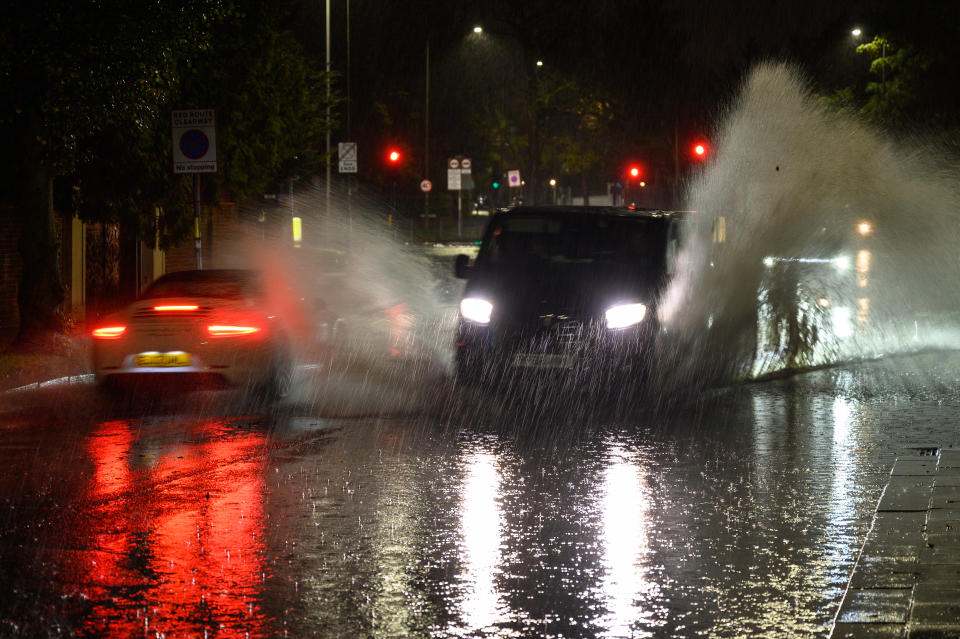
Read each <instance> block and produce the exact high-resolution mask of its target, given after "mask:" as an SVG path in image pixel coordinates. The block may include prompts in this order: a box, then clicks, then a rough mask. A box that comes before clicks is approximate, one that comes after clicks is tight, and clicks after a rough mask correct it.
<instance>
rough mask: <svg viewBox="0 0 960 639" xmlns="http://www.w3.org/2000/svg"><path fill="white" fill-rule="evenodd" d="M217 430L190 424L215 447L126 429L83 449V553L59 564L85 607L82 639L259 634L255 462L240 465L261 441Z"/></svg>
mask: <svg viewBox="0 0 960 639" xmlns="http://www.w3.org/2000/svg"><path fill="white" fill-rule="evenodd" d="M225 426H227V425H225V424H223V423H219V420H210V421H209V422H207V421H204V422H203V423H201V424H195V427H196V428H197V431H198V432H204V431H207V430H208V429H209V430H210V431H212V432H213V433H216V434H217V435H218V437H216V438H212V439H206V438H204V439H201V441H200V442H198V443H184V442H183V441H179V440H178V441H176V442H162V441H150V439H149V435H147V434H142V436H141V433H140V432H139V431H140V429H139V427H138V425H137V424H134V423H133V422H130V421H111V422H105V423H103V424H101V425H100V426H99V427H98V428H97V429H96V430H95V431H94V432H93V433H92V435H91V436H90V438H89V439H88V440H87V443H86V449H87V453H88V455H89V458H90V460H91V461H92V463H93V474H92V476H91V477H90V481H89V489H88V500H89V505H88V506H87V507H86V508H85V509H84V512H83V514H82V515H81V516H80V517H79V518H78V520H77V521H76V522H75V525H74V527H75V528H76V532H77V534H78V535H79V540H80V543H81V544H83V545H85V546H88V550H87V551H86V552H77V553H64V554H63V555H61V560H62V562H63V566H62V569H63V571H64V573H65V574H68V575H70V576H71V581H73V582H74V583H76V584H77V585H78V587H80V588H81V589H82V596H83V598H84V599H85V600H89V601H90V602H91V604H92V608H91V610H90V612H89V614H88V615H87V616H86V620H85V621H84V623H83V626H82V632H83V633H84V634H88V635H93V636H98V637H128V636H135V635H142V634H144V633H150V634H156V635H157V636H160V635H161V634H165V635H168V636H178V635H181V634H184V635H186V634H195V633H203V632H204V631H205V630H208V629H211V628H212V629H215V630H216V631H217V632H218V633H221V634H223V633H226V634H231V635H239V636H244V635H245V634H246V635H248V636H261V635H262V634H265V633H267V628H266V620H265V619H264V617H263V614H262V612H261V611H260V604H259V595H260V591H261V589H262V587H263V585H262V582H263V574H264V572H263V571H264V566H263V561H262V551H263V548H262V545H263V522H264V513H263V510H262V494H263V489H264V480H263V472H262V468H261V466H262V461H261V460H258V459H256V458H253V459H245V458H247V457H249V456H250V454H251V452H254V451H257V450H258V449H259V448H260V447H261V446H262V445H263V444H264V441H265V437H264V435H263V434H258V433H243V432H239V433H238V432H232V433H228V432H224V430H225ZM220 467H224V468H229V477H225V476H223V475H221V474H218V473H217V472H216V469H218V468H220ZM210 470H213V471H214V472H207V471H210ZM131 498H133V500H134V502H135V503H134V504H131V503H130V501H127V500H129V499H131Z"/></svg>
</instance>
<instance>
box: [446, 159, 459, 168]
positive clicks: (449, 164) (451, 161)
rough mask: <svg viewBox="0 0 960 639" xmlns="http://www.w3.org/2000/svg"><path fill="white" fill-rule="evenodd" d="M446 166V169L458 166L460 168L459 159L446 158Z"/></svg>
mask: <svg viewBox="0 0 960 639" xmlns="http://www.w3.org/2000/svg"><path fill="white" fill-rule="evenodd" d="M447 168H448V169H459V168H460V160H458V159H457V158H450V159H449V160H447Z"/></svg>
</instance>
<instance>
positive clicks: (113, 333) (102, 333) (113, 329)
mask: <svg viewBox="0 0 960 639" xmlns="http://www.w3.org/2000/svg"><path fill="white" fill-rule="evenodd" d="M126 331H127V327H126V326H101V327H100V328H95V329H93V336H94V337H97V338H99V339H117V338H118V337H121V336H123V334H124V333H125V332H126Z"/></svg>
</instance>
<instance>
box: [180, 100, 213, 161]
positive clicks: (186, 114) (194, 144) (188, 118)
mask: <svg viewBox="0 0 960 639" xmlns="http://www.w3.org/2000/svg"><path fill="white" fill-rule="evenodd" d="M170 123H171V134H172V135H171V137H172V139H173V172H174V173H216V172H217V118H216V112H215V111H214V110H213V109H184V110H178V111H174V112H173V113H172V114H171V117H170Z"/></svg>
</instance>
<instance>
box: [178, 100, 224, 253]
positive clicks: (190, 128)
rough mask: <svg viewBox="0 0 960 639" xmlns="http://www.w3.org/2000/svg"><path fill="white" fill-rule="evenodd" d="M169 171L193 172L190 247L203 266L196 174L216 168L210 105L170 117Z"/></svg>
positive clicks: (214, 124)
mask: <svg viewBox="0 0 960 639" xmlns="http://www.w3.org/2000/svg"><path fill="white" fill-rule="evenodd" d="M170 124H171V134H172V135H171V137H172V139H173V172H174V173H178V174H182V173H193V238H194V239H193V249H194V254H195V261H196V267H197V269H198V270H199V269H202V268H203V258H202V254H201V250H200V249H201V243H200V174H201V173H216V172H217V118H216V112H215V111H214V110H213V109H184V110H178V111H174V112H173V113H172V114H171V117H170Z"/></svg>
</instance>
